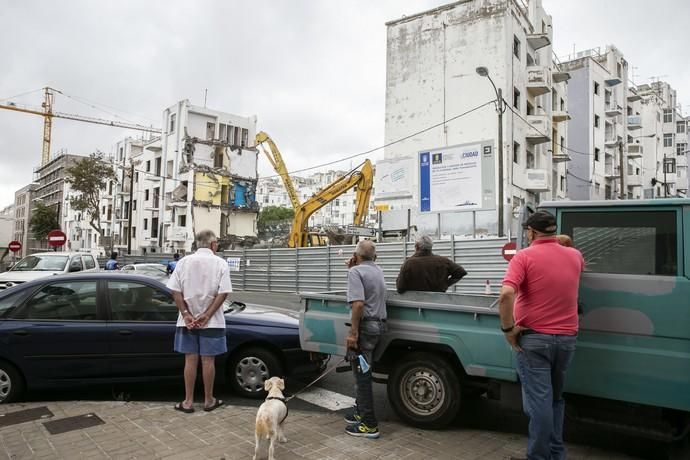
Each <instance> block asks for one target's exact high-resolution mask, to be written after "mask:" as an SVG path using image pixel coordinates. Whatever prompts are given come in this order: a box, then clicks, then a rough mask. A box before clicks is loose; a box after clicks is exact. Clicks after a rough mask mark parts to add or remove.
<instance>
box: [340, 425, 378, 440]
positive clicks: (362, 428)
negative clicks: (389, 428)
mask: <svg viewBox="0 0 690 460" xmlns="http://www.w3.org/2000/svg"><path fill="white" fill-rule="evenodd" d="M345 432H346V433H347V434H349V435H350V436H357V437H359V438H370V439H376V438H378V437H379V436H380V433H379V428H378V427H376V426H374V427H370V426H367V425H366V424H364V423H362V422H359V423H356V424H352V425H348V426H346V427H345Z"/></svg>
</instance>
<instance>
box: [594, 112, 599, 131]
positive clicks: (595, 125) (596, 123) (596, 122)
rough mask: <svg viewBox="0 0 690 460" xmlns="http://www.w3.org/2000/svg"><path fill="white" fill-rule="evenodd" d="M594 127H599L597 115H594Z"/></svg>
mask: <svg viewBox="0 0 690 460" xmlns="http://www.w3.org/2000/svg"><path fill="white" fill-rule="evenodd" d="M594 127H595V128H598V127H599V115H594Z"/></svg>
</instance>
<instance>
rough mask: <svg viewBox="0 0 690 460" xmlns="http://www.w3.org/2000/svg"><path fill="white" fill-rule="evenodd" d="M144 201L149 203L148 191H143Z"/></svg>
mask: <svg viewBox="0 0 690 460" xmlns="http://www.w3.org/2000/svg"><path fill="white" fill-rule="evenodd" d="M144 201H149V189H146V190H144Z"/></svg>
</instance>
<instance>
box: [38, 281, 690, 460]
mask: <svg viewBox="0 0 690 460" xmlns="http://www.w3.org/2000/svg"><path fill="white" fill-rule="evenodd" d="M232 299H233V300H238V301H242V302H245V303H253V304H260V305H269V306H274V307H278V308H283V309H290V310H295V311H297V310H299V308H300V300H299V296H297V295H295V294H276V293H264V292H235V293H233V294H232ZM181 380H182V377H181V376H180V382H179V383H177V384H150V385H141V384H139V385H128V386H126V387H115V388H113V387H110V386H104V387H96V388H89V389H87V390H84V389H75V390H61V391H43V392H34V393H32V394H29V395H28V397H29V400H31V401H70V400H97V401H98V400H102V401H105V400H112V399H121V400H122V399H124V400H131V401H169V402H170V403H171V404H174V402H176V401H179V400H181V399H182V398H183V387H182V384H181ZM305 383H306V382H298V381H289V382H288V383H287V388H286V394H288V395H289V394H293V393H295V392H297V391H299V390H300V389H301V388H302V387H303V386H304V385H305ZM315 386H317V387H320V388H324V389H327V390H330V391H333V392H336V393H341V394H344V395H349V396H352V395H353V378H352V375H351V374H350V373H347V372H346V373H332V374H329V375H328V376H327V377H326V378H324V379H323V380H321V381H319V382H318V383H317V384H316V385H315ZM197 390H198V391H197V392H198V394H199V395H198V397H197V401H201V400H202V398H201V393H200V391H201V388H200V385H199V387H198V388H197ZM217 396H218V397H220V398H222V399H223V400H225V401H226V402H227V403H229V404H233V405H241V406H254V407H258V406H259V404H260V403H261V401H258V400H250V399H244V398H238V397H236V396H235V395H233V394H232V392H231V391H230V390H229V389H227V388H223V387H221V388H218V389H217ZM374 397H375V401H376V412H377V416H378V418H379V420H380V422H381V423H382V424H385V423H386V422H387V421H397V420H398V419H397V416H396V415H395V412H394V411H393V410H392V408H391V407H390V405H389V404H388V399H387V396H386V388H385V385H380V384H375V385H374ZM290 407H291V408H293V409H295V410H307V411H325V410H328V409H324V408H322V407H319V406H316V405H313V404H310V403H308V402H305V401H301V400H299V399H293V400H292V401H291V402H290ZM467 428H472V429H480V430H487V431H498V432H504V433H515V434H519V435H526V430H527V419H526V418H525V416H524V415H523V414H522V413H521V411H520V410H519V409H518V408H516V406H515V405H514V404H512V405H511V404H505V403H503V402H498V401H492V400H487V399H482V398H480V399H476V400H468V401H463V406H462V409H461V414H460V416H459V417H458V419H457V420H456V421H455V422H454V423H453V424H452V425H451V426H450V427H449V428H447V429H446V430H447V432H448V433H449V435H452V432H453V431H454V430H461V429H467ZM566 439H567V441H568V442H572V443H576V444H583V445H589V446H594V447H598V448H602V449H607V450H612V451H616V452H620V453H624V454H627V455H630V456H632V457H634V458H644V459H661V458H665V452H666V446H665V445H664V444H662V443H658V442H652V441H647V440H644V439H640V438H636V437H631V436H625V435H621V434H618V433H614V432H609V431H606V430H603V429H601V428H592V427H589V426H586V425H583V424H580V423H578V422H571V421H567V422H566ZM680 458H682V457H680ZM686 458H690V454H689V455H688V457H686Z"/></svg>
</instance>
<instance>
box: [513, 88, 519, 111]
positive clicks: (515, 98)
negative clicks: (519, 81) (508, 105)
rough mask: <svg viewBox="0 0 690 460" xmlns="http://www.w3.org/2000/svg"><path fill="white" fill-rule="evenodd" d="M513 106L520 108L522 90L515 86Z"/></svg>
mask: <svg viewBox="0 0 690 460" xmlns="http://www.w3.org/2000/svg"><path fill="white" fill-rule="evenodd" d="M513 107H515V108H516V109H518V110H520V91H518V89H517V88H513Z"/></svg>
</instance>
